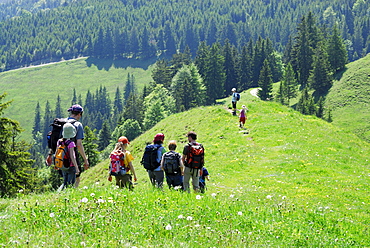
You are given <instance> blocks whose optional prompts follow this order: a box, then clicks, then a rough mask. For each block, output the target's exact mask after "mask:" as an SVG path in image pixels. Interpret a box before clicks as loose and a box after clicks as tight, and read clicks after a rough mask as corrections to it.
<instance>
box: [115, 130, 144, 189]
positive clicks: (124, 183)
mask: <svg viewBox="0 0 370 248" xmlns="http://www.w3.org/2000/svg"><path fill="white" fill-rule="evenodd" d="M128 144H130V142H129V141H128V139H127V138H126V137H125V136H121V137H120V138H119V139H118V143H117V144H116V147H115V148H114V149H113V151H112V152H111V154H110V156H109V158H110V165H109V176H108V181H110V182H111V181H112V176H114V177H115V178H116V185H117V186H118V187H120V188H124V187H125V188H128V189H129V190H133V188H134V185H133V183H132V175H131V174H133V175H134V181H135V182H136V181H137V178H136V173H135V168H134V166H133V165H132V162H131V161H132V160H134V157H133V156H132V155H131V153H130V152H129V151H127V146H128ZM129 172H130V173H131V174H130V173H129Z"/></svg>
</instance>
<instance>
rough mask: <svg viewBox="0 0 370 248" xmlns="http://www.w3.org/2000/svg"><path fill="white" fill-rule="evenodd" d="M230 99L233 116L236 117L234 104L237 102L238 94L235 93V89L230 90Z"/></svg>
mask: <svg viewBox="0 0 370 248" xmlns="http://www.w3.org/2000/svg"><path fill="white" fill-rule="evenodd" d="M231 92H232V93H233V94H232V98H231V104H232V105H233V115H236V103H237V101H238V93H237V92H236V88H232V89H231Z"/></svg>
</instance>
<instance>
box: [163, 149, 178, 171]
mask: <svg viewBox="0 0 370 248" xmlns="http://www.w3.org/2000/svg"><path fill="white" fill-rule="evenodd" d="M163 168H164V171H165V172H166V174H169V175H176V174H180V173H181V169H180V155H179V154H178V153H176V152H173V151H170V152H166V153H165V154H164V155H163Z"/></svg>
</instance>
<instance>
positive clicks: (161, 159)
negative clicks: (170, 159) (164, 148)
mask: <svg viewBox="0 0 370 248" xmlns="http://www.w3.org/2000/svg"><path fill="white" fill-rule="evenodd" d="M163 158H164V154H163V155H162V159H161V170H164V168H163V163H164V162H163V160H164V159H163Z"/></svg>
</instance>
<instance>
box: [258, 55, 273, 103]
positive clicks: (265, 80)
mask: <svg viewBox="0 0 370 248" xmlns="http://www.w3.org/2000/svg"><path fill="white" fill-rule="evenodd" d="M272 84H273V80H272V74H271V69H270V66H269V63H268V60H267V59H265V61H264V62H263V67H262V70H261V73H260V78H259V81H258V86H259V87H260V88H261V89H260V90H259V91H258V96H259V98H261V100H268V99H270V98H271V96H272Z"/></svg>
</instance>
